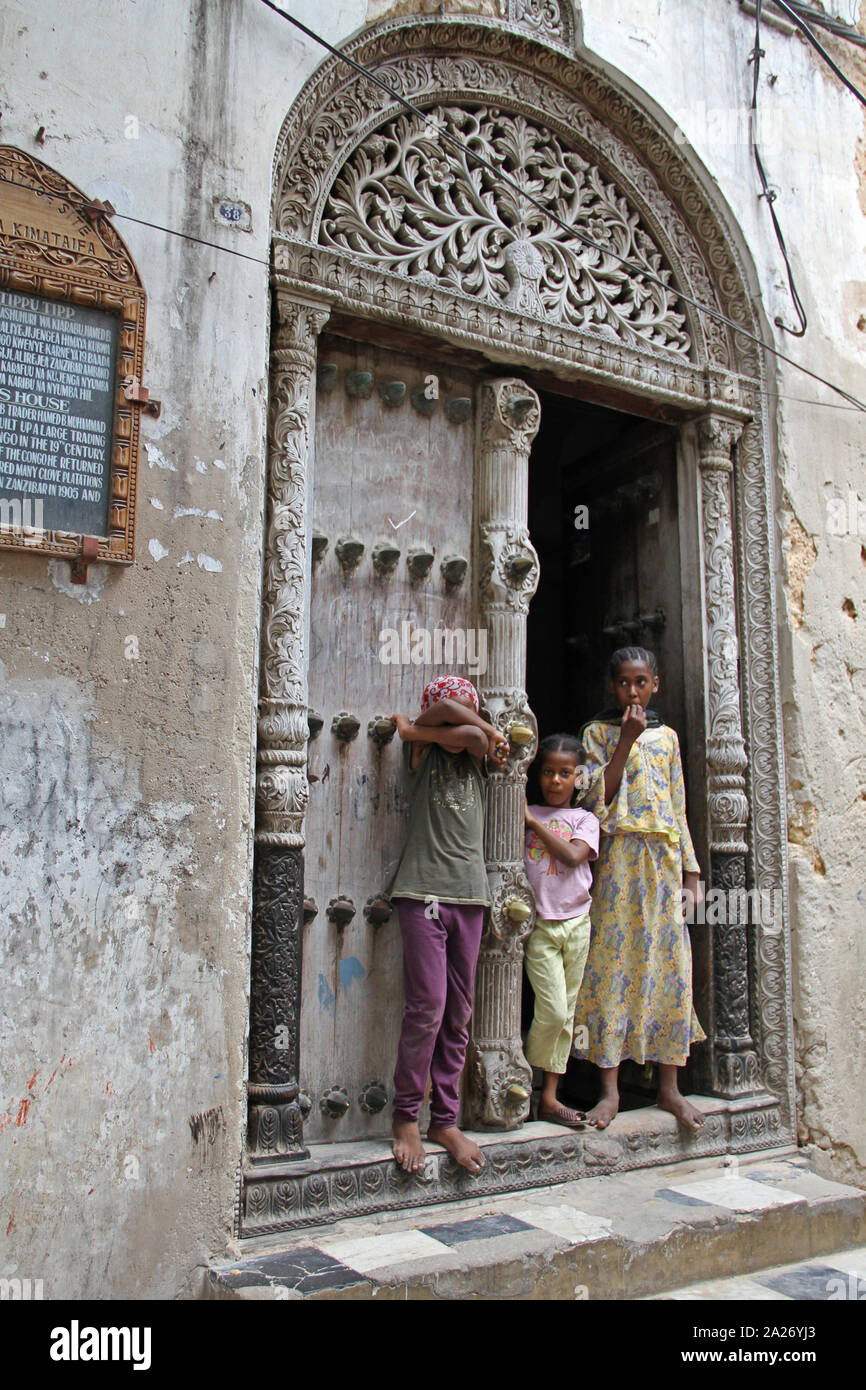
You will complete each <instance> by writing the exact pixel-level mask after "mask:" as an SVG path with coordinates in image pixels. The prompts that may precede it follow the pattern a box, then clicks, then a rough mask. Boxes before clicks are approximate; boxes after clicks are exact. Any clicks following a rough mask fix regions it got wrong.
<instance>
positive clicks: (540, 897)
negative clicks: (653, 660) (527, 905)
mask: <svg viewBox="0 0 866 1390" xmlns="http://www.w3.org/2000/svg"><path fill="white" fill-rule="evenodd" d="M583 762H584V753H583V748H582V747H581V744H580V743H579V741H578V740H577V739H576V738H574V737H573V736H572V735H571V734H551V735H550V736H549V737H548V738H545V739H543V740H542V742H541V743H540V744H539V748H538V756H537V757H536V760H535V763H534V765H533V773H534V774H535V777H536V778H537V781H538V785H539V789H540V793H541V802H540V803H539V804H533V805H531V806H530V805H529V802H528V801H527V805H526V816H525V820H526V833H525V848H524V864H525V867H526V876H527V878H528V879H529V884H530V887H531V888H532V891H533V894H534V895H535V909H536V918H535V926H534V927H533V929H532V934H531V935H530V937H529V940H528V941H527V943H526V973H527V975H528V976H529V982H530V984H531V985H532V988H533V990H534V991H535V1015H534V1017H533V1020H532V1027H531V1028H530V1030H529V1036H528V1038H527V1040H526V1059H527V1061H528V1062H529V1063H530V1065H531V1066H533V1067H540V1068H541V1070H542V1071H543V1072H544V1082H543V1086H542V1092H541V1100H540V1102H539V1106H538V1118H539V1120H546V1121H547V1122H548V1123H550V1124H557V1125H566V1126H567V1127H568V1128H569V1129H582V1128H583V1127H584V1125H585V1124H586V1116H585V1115H584V1114H583V1113H582V1112H581V1111H579V1110H571V1109H570V1108H569V1107H568V1106H567V1105H561V1104H560V1102H559V1100H558V1099H557V1094H556V1092H557V1087H558V1085H559V1079H560V1077H561V1076H562V1075H563V1074H564V1072H565V1068H566V1064H567V1062H568V1057H569V1054H570V1052H571V1045H572V1039H573V1034H574V1008H575V1004H576V1003H577V996H578V992H579V990H580V982H581V980H582V979H583V969H584V966H585V965H586V957H587V953H588V951H589V908H590V902H591V899H590V889H591V887H592V871H591V870H590V867H589V866H590V861H591V860H593V859H595V858H597V856H598V821H597V820H596V818H595V816H594V815H592V813H591V812H589V811H581V810H578V809H577V808H575V807H574V805H573V802H574V800H575V796H576V790H575V789H576V786H577V784H578V781H579V779H580V778H581V776H582V767H581V765H582V763H583Z"/></svg>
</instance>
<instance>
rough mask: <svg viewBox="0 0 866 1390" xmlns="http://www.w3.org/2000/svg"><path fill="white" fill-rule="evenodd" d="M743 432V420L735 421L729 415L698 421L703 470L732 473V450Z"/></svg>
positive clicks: (708, 417) (704, 418)
mask: <svg viewBox="0 0 866 1390" xmlns="http://www.w3.org/2000/svg"><path fill="white" fill-rule="evenodd" d="M742 432H743V422H742V420H733V419H731V418H730V416H727V415H704V416H703V417H702V418H701V419H700V420H699V421H698V443H699V446H700V462H701V468H702V469H704V468H720V469H721V470H722V471H723V472H726V473H730V472H731V469H732V462H731V450H732V448H733V447H734V445H735V444H736V442H737V440H738V439H739V437H740V435H741V434H742Z"/></svg>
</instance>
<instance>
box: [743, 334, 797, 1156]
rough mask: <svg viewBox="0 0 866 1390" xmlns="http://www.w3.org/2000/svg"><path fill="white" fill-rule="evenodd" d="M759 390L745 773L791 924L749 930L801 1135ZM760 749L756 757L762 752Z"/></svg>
mask: <svg viewBox="0 0 866 1390" xmlns="http://www.w3.org/2000/svg"><path fill="white" fill-rule="evenodd" d="M757 374H758V375H759V385H758V389H756V390H755V392H754V394H753V395H748V394H747V395H746V396H745V398H744V404H745V405H747V406H750V407H751V411H752V414H753V421H752V422H751V423H749V424H747V425H746V426H745V428H744V430H743V434H742V437H741V439H740V441H739V444H738V446H737V467H736V470H735V473H734V486H735V489H736V503H737V504H736V520H737V547H736V558H737V597H738V600H739V612H740V615H741V622H742V630H743V650H742V654H741V656H742V661H741V666H742V670H741V681H742V683H743V689H744V700H743V717H744V732H745V735H746V739H747V743H748V746H749V748H750V749H751V757H750V760H749V766H748V769H747V777H748V784H747V789H748V796H749V802H750V809H751V833H750V836H749V840H750V846H749V851H750V853H749V879H750V881H751V882H752V883H753V884H754V885H755V887H756V888H759V889H766V890H769V891H774V890H779V891H780V892H781V895H782V901H783V905H784V906H783V920H782V922H779V921H778V920H775V921H774V922H773V923H772V925H771V926H769V927H768V926H767V925H766V924H764V923H759V924H757V925H756V926H753V928H752V930H751V931H750V933H749V953H750V966H751V979H752V981H753V983H754V989H753V992H752V1000H751V1003H752V1007H751V1021H752V1036H753V1037H754V1039H755V1042H756V1044H757V1047H758V1053H759V1058H760V1069H761V1076H762V1078H763V1081H764V1085H765V1086H767V1087H768V1088H769V1089H771V1090H772V1091H773V1092H774V1094H775V1095H777V1096H778V1097H779V1104H780V1113H781V1117H782V1123H783V1126H784V1129H785V1133H786V1134H791V1135H793V1134H794V1132H795V1123H796V1117H795V1112H794V1038H793V1018H792V1006H791V979H792V966H791V941H790V932H789V928H788V916H787V891H786V883H787V869H786V866H787V840H786V825H785V818H784V815H783V814H782V813H781V811H780V808H781V807H783V806H784V804H785V784H784V778H783V771H782V769H783V763H782V729H781V709H780V704H779V681H778V669H779V661H778V650H777V641H776V594H775V582H774V569H773V562H772V557H773V555H774V553H775V545H776V538H775V511H774V504H773V497H772V492H771V491H770V489H769V487H768V478H769V470H768V467H767V458H768V457H771V456H772V444H771V440H770V431H769V426H768V424H767V420H766V416H765V413H764V402H765V399H766V397H765V396H763V395H762V394H761V392H763V391H766V390H767V389H768V387H769V383H768V382H767V380H766V369H765V366H764V363H763V362H762V361H761V362H760V363H759V364H758V368H757ZM756 749H760V750H761V755H760V757H757V756H756V754H755V750H756Z"/></svg>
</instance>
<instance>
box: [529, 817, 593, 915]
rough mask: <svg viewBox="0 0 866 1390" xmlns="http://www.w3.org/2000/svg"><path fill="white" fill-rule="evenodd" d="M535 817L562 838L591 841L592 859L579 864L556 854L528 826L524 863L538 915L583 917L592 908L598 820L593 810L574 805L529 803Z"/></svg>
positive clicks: (590, 857) (589, 843) (589, 842)
mask: <svg viewBox="0 0 866 1390" xmlns="http://www.w3.org/2000/svg"><path fill="white" fill-rule="evenodd" d="M529 809H530V811H531V812H532V814H533V815H534V816H535V818H536V820H539V821H541V822H542V824H543V825H544V826H546V827H547V828H548V829H550V830H552V831H553V832H554V834H555V835H559V836H561V838H562V839H563V840H583V841H584V842H585V843H586V844H588V845H589V848H590V855H589V859H585V860H584V861H583V863H582V864H578V865H577V867H576V868H574V869H570V868H569V867H568V865H567V864H563V863H562V861H561V860H559V859H556V858H554V856H553V855H552V854H551V853H550V851H549V850H548V848H547V846H546V845H545V844H544V843H543V841H542V839H541V837H540V836H539V835H536V833H535V831H534V830H530V829H529V827H528V826H527V828H526V835H525V839H524V851H523V863H524V865H525V867H526V877H527V878H528V879H529V886H530V888H531V889H532V892H533V894H534V895H535V910H536V912H537V913H538V916H539V917H546V918H548V919H550V920H551V921H553V922H562V921H564V919H565V918H566V917H582V916H583V914H584V913H585V912H589V908H590V903H591V901H592V899H591V898H590V889H591V887H592V870H591V869H590V867H589V865H590V862H591V860H593V859H597V858H598V821H597V820H596V818H595V816H594V815H593V814H592V812H591V811H582V810H581V809H580V808H579V807H574V806H530V808H529Z"/></svg>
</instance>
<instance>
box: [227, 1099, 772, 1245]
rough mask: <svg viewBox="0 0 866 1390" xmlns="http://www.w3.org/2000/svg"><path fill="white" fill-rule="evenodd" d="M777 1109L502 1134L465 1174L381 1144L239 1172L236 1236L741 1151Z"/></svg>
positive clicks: (757, 1138)
mask: <svg viewBox="0 0 866 1390" xmlns="http://www.w3.org/2000/svg"><path fill="white" fill-rule="evenodd" d="M784 1139H785V1133H784V1129H783V1126H782V1123H781V1120H780V1115H779V1108H778V1105H777V1104H776V1103H775V1102H774V1101H773V1099H772V1098H771V1097H769V1096H767V1095H764V1096H756V1097H754V1098H753V1099H752V1100H743V1101H740V1102H737V1103H736V1105H735V1106H731V1107H730V1108H729V1109H722V1110H717V1111H714V1112H711V1113H710V1114H709V1115H708V1116H707V1120H706V1123H705V1124H704V1126H703V1128H702V1129H701V1130H700V1132H699V1133H697V1134H694V1135H689V1136H688V1138H687V1139H686V1138H684V1137H683V1136H682V1134H681V1133H678V1132H675V1131H673V1130H672V1129H670V1128H669V1127H668V1126H667V1125H665V1126H664V1128H661V1127H659V1128H658V1129H653V1128H650V1127H641V1129H639V1130H636V1131H635V1130H631V1131H629V1130H623V1131H622V1132H620V1133H619V1134H618V1133H617V1131H616V1128H614V1129H612V1130H609V1131H605V1133H604V1134H597V1135H575V1134H569V1133H563V1134H562V1135H561V1136H559V1135H557V1136H556V1137H555V1138H553V1137H550V1136H547V1135H546V1136H545V1137H544V1138H534V1137H528V1136H527V1137H526V1138H525V1139H518V1138H511V1139H509V1140H503V1141H500V1142H498V1143H491V1144H486V1145H485V1147H484V1157H485V1166H484V1168H483V1170H482V1171H481V1172H480V1173H476V1174H468V1173H467V1172H466V1170H465V1169H463V1168H460V1167H459V1165H458V1164H456V1163H454V1161H453V1160H452V1159H451V1157H450V1156H449V1155H448V1154H447V1153H445V1152H442V1153H435V1154H429V1155H428V1157H427V1162H426V1164H425V1166H424V1170H423V1172H422V1173H420V1174H418V1175H417V1176H411V1175H409V1174H408V1173H404V1172H403V1170H402V1169H401V1168H398V1167H397V1165H396V1164H395V1163H394V1160H393V1158H392V1157H391V1155H390V1153H389V1152H388V1151H387V1149H386V1147H385V1145H383V1153H382V1157H381V1158H380V1159H378V1160H372V1161H371V1160H369V1159H364V1160H360V1161H359V1159H358V1158H353V1160H352V1162H351V1164H347V1165H346V1166H344V1167H341V1168H329V1167H326V1166H324V1165H323V1166H322V1167H321V1168H319V1167H317V1166H316V1165H315V1163H314V1162H310V1163H304V1164H297V1165H292V1167H291V1168H284V1169H282V1170H281V1169H279V1168H278V1167H274V1168H273V1169H272V1170H270V1171H264V1172H262V1171H256V1170H255V1169H253V1170H250V1171H248V1173H247V1175H246V1185H245V1189H244V1200H243V1210H242V1218H241V1231H240V1233H241V1235H243V1236H245V1237H250V1236H259V1235H267V1234H270V1233H272V1232H277V1231H291V1230H297V1229H298V1228H303V1227H304V1226H317V1225H320V1224H322V1223H323V1222H334V1221H342V1220H344V1219H345V1218H347V1217H351V1216H365V1215H368V1214H369V1213H371V1212H380V1211H392V1210H398V1209H400V1208H403V1207H425V1206H432V1205H435V1204H436V1203H438V1202H453V1201H459V1200H461V1199H462V1198H465V1197H468V1196H472V1197H492V1196H495V1195H496V1194H497V1193H504V1192H519V1191H523V1190H525V1189H528V1188H533V1187H545V1186H547V1185H548V1184H554V1183H562V1182H574V1181H575V1180H576V1179H578V1178H583V1177H600V1176H601V1175H602V1174H607V1173H625V1172H629V1171H631V1170H633V1169H635V1168H653V1167H658V1166H660V1165H662V1164H668V1163H676V1162H678V1161H681V1160H682V1159H684V1158H688V1159H689V1160H690V1161H691V1160H692V1159H695V1158H711V1157H718V1156H719V1155H721V1154H724V1153H726V1152H729V1151H734V1152H737V1153H748V1152H754V1151H760V1150H762V1149H769V1148H774V1147H776V1146H778V1145H779V1144H781V1143H783V1142H784Z"/></svg>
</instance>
